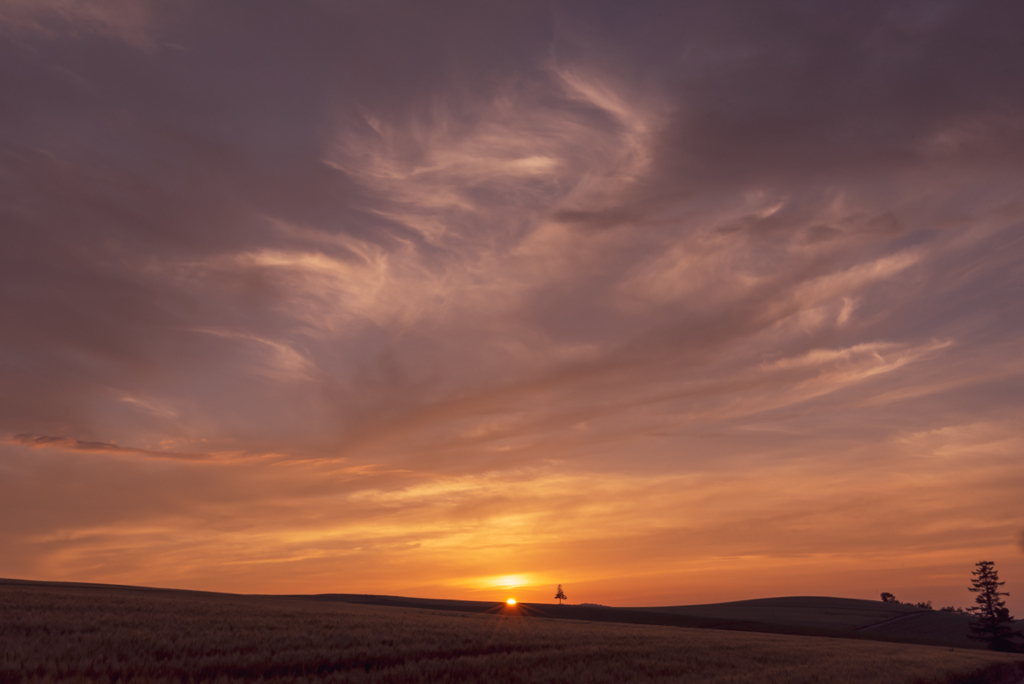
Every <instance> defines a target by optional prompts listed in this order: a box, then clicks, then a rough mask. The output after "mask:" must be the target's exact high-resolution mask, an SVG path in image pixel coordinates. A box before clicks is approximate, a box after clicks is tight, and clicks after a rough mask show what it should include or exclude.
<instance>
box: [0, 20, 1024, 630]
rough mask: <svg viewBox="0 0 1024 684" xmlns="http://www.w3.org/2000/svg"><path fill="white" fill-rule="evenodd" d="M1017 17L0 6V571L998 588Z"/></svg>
mask: <svg viewBox="0 0 1024 684" xmlns="http://www.w3.org/2000/svg"><path fill="white" fill-rule="evenodd" d="M1021 26H1024V4H1021V3H1020V2H1016V1H1010V0H1007V1H1005V2H1000V1H993V2H984V3H977V2H970V1H968V0H964V1H962V2H957V1H951V2H936V1H934V0H922V1H921V2H893V1H891V0H879V1H878V2H848V3H809V2H797V1H793V2H784V1H772V2H764V1H763V0H750V1H749V2H722V1H718V0H707V1H706V2H678V1H672V2H664V3H658V2H645V3H629V2H599V1H592V2H570V1H566V2H508V3H502V2H497V3H491V2H472V1H469V0H467V1H466V2H430V3H424V2H415V1H412V0H408V1H406V2H391V1H387V0H385V1H377V0H373V1H371V0H365V1H363V0H351V1H343V0H337V1H330V0H319V1H314V0H310V1H303V2H288V3H282V2H237V1H236V2H228V1H220V0H214V1H209V2H207V1H200V0H194V1H187V0H180V1H179V0H153V1H152V2H149V1H146V0H108V1H106V2H95V1H91V0H90V1H87V0H0V237H2V242H0V548H2V551H0V576H2V577H14V578H23V579H42V580H73V581H88V582H107V583H122V584H140V585H150V586H163V587H180V588H190V589H206V590H216V591H233V592H259V593H311V592H349V593H376V594H400V595H413V596H426V597H445V598H466V599H486V600H491V599H493V600H504V599H505V598H506V597H507V596H511V595H514V596H516V597H517V598H519V599H520V600H521V601H522V600H526V601H548V602H553V598H552V597H553V596H554V592H555V587H556V585H557V584H559V583H561V584H563V585H564V588H565V591H566V594H567V595H568V597H569V601H570V602H571V603H579V602H594V603H604V604H609V605H669V604H688V603H708V602H714V601H723V600H739V599H747V598H757V597H766V596H788V595H830V596H848V597H859V598H872V599H877V598H878V595H879V593H880V592H882V591H890V592H892V593H894V594H896V596H897V598H899V599H901V600H906V601H924V600H932V601H933V602H934V603H935V605H936V607H939V606H944V605H949V604H954V605H959V606H967V605H969V604H970V602H971V601H972V599H973V597H972V595H971V594H970V593H968V591H967V589H966V587H967V586H968V584H969V580H970V572H971V570H972V569H973V566H974V564H975V563H976V562H977V561H979V560H983V559H985V560H992V561H995V563H996V568H997V569H998V570H999V573H1000V576H1001V578H1002V579H1004V580H1006V581H1007V584H1006V587H1005V589H1006V590H1008V591H1010V592H1011V594H1012V596H1011V597H1010V599H1009V601H1008V605H1009V607H1010V608H1011V610H1012V611H1014V612H1015V613H1016V614H1017V616H1018V617H1021V615H1020V614H1021V613H1024V41H1022V40H1021Z"/></svg>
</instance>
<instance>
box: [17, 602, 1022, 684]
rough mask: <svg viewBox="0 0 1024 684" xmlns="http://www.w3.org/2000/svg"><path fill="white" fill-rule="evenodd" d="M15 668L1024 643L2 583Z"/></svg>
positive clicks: (403, 670) (697, 677)
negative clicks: (910, 641) (878, 638)
mask: <svg viewBox="0 0 1024 684" xmlns="http://www.w3.org/2000/svg"><path fill="white" fill-rule="evenodd" d="M0 616H2V619H0V681H89V682H94V681H98V682H114V681H118V682H120V681H146V682H242V681H256V680H261V681H273V682H309V681H330V682H496V683H503V682H697V683H708V684H711V683H723V684H724V683H726V682H729V683H734V684H742V683H747V682H749V683H751V684H754V683H762V682H778V683H780V684H782V683H785V684H794V683H799V682H819V683H836V684H838V683H844V684H845V683H853V682H864V683H867V682H871V683H872V684H885V683H888V682H891V683H893V684H896V683H901V684H902V683H904V682H913V681H917V680H924V681H930V680H935V681H938V680H941V679H942V678H944V677H945V675H946V674H948V673H950V672H955V671H970V670H976V669H979V668H982V667H985V666H986V665H989V664H991V663H994V662H1000V661H1007V660H1011V659H1014V658H1017V659H1020V656H1008V655H1002V654H995V653H989V652H985V651H968V650H959V649H958V650H951V649H948V648H940V647H933V646H916V645H907V644H892V643H880V642H869V641H856V640H843V639H828V638H823V637H802V636H784V635H775V634H755V633H748V632H722V631H715V630H694V629H683V628H675V627H658V626H647V625H622V624H612V623H591V622H577V621H570V620H550V619H544V618H524V617H520V616H515V615H480V614H470V613H451V612H444V611H432V610H421V609H412V608H392V607H380V606H366V605H352V604H344V603H324V602H314V601H303V600H286V599H274V598H253V597H232V596H223V595H205V596H204V595H196V594H189V593H175V592H165V591H133V590H123V589H98V588H66V587H51V586H40V585H10V584H6V585H5V584H0Z"/></svg>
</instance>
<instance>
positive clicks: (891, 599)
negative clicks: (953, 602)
mask: <svg viewBox="0 0 1024 684" xmlns="http://www.w3.org/2000/svg"><path fill="white" fill-rule="evenodd" d="M882 602H883V603H895V604H896V605H899V606H914V607H915V608H923V609H925V610H935V609H934V608H932V602H931V601H921V602H920V603H905V602H903V601H898V600H896V596H895V595H893V594H890V593H889V592H887V591H883V592H882ZM942 610H946V609H945V608H943V609H942Z"/></svg>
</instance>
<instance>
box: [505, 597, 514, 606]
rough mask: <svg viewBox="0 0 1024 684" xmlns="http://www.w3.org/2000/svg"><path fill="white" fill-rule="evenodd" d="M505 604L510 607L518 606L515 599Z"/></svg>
mask: <svg viewBox="0 0 1024 684" xmlns="http://www.w3.org/2000/svg"><path fill="white" fill-rule="evenodd" d="M505 603H507V604H508V605H510V606H514V605H516V600H515V599H514V598H510V599H508V600H507V601H505Z"/></svg>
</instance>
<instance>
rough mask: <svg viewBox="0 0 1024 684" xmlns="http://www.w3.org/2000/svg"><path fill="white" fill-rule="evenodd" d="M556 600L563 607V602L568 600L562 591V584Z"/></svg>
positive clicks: (559, 586)
mask: <svg viewBox="0 0 1024 684" xmlns="http://www.w3.org/2000/svg"><path fill="white" fill-rule="evenodd" d="M555 598H556V599H558V605H562V601H565V600H567V599H566V596H565V592H564V591H562V585H561V584H559V585H558V593H557V594H555Z"/></svg>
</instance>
